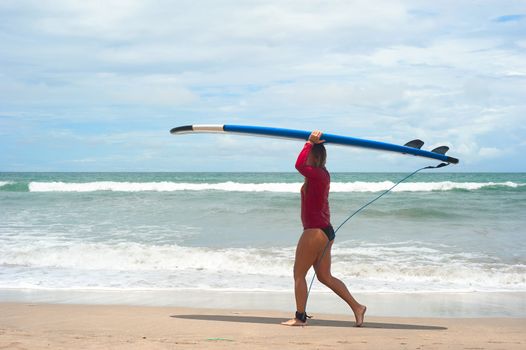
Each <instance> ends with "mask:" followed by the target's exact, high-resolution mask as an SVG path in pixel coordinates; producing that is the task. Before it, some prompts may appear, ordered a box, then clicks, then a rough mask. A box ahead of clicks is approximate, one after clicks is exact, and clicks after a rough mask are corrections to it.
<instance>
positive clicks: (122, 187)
mask: <svg viewBox="0 0 526 350" xmlns="http://www.w3.org/2000/svg"><path fill="white" fill-rule="evenodd" d="M394 184H395V183H394V182H391V181H381V182H363V181H356V182H333V183H331V192H379V191H385V190H387V189H389V188H391V187H392V186H393V185H394ZM301 185H302V183H298V182H294V183H279V182H276V183H239V182H230V181H228V182H220V183H187V182H168V181H165V182H114V181H97V182H86V183H68V182H31V183H29V191H30V192H95V191H115V192H143V191H156V192H175V191H226V192H278V193H279V192H281V193H297V192H298V191H299V190H300V188H301ZM522 186H526V184H518V183H514V182H510V181H508V182H451V181H442V182H408V183H402V184H400V185H399V186H397V187H396V188H395V189H394V190H393V191H395V192H430V191H451V190H467V191H474V190H480V189H483V188H489V187H503V188H517V187H522Z"/></svg>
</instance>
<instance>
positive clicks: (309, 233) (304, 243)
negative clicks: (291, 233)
mask: <svg viewBox="0 0 526 350" xmlns="http://www.w3.org/2000/svg"><path fill="white" fill-rule="evenodd" d="M326 244H327V236H325V234H324V233H323V231H322V230H320V229H307V230H305V231H303V234H302V235H301V237H300V239H299V241H298V245H297V247H296V258H295V261H294V295H295V297H296V311H298V312H305V305H306V304H307V281H306V280H305V277H306V276H307V272H308V271H309V269H310V268H311V266H312V265H313V264H314V263H315V262H316V261H317V260H318V259H319V257H320V255H321V251H322V250H323V248H324V247H325V245H326ZM282 324H284V325H287V326H303V325H305V322H302V321H300V320H297V319H295V318H294V319H292V320H289V321H287V322H283V323H282Z"/></svg>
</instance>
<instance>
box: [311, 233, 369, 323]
mask: <svg viewBox="0 0 526 350" xmlns="http://www.w3.org/2000/svg"><path fill="white" fill-rule="evenodd" d="M333 243H334V241H331V242H330V243H329V245H328V247H327V249H326V251H325V254H323V256H322V257H320V258H321V260H320V261H319V262H318V263H317V264H316V265H314V269H315V271H316V276H318V280H319V281H320V282H321V283H323V284H324V285H326V286H327V287H329V288H330V289H332V291H333V292H334V293H336V294H337V295H338V296H339V297H340V298H342V299H343V300H344V301H345V302H346V303H347V304H348V305H349V306H350V307H351V309H352V311H353V312H354V317H355V318H356V327H360V326H361V325H362V324H363V319H364V315H365V311H366V310H367V307H366V306H365V305H361V304H360V303H359V302H358V301H356V299H354V297H353V296H352V294H351V293H350V292H349V290H348V289H347V287H346V286H345V284H344V283H343V282H342V281H340V280H339V279H337V278H336V277H334V276H333V275H332V274H331V248H332V244H333Z"/></svg>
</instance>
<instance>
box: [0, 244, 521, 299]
mask: <svg viewBox="0 0 526 350" xmlns="http://www.w3.org/2000/svg"><path fill="white" fill-rule="evenodd" d="M293 259H294V248H293V247H287V248H264V249H263V248H224V249H211V248H200V247H181V246H177V245H166V246H154V245H146V244H139V243H130V242H128V243H116V244H108V243H75V244H70V245H49V246H42V244H30V245H24V246H18V247H17V246H12V247H9V248H7V249H0V266H3V267H4V270H5V271H4V272H5V273H6V274H7V273H8V272H7V271H8V269H9V268H13V269H15V270H16V271H17V272H16V273H15V274H14V277H13V278H15V277H16V279H17V281H18V282H17V283H19V284H20V285H23V284H24V283H30V284H35V283H37V284H38V283H39V282H38V281H41V280H42V279H46V278H48V277H46V276H43V275H42V274H41V273H39V276H41V277H38V276H33V275H32V276H31V278H30V280H26V279H25V278H24V277H23V275H21V274H20V273H19V271H20V268H26V269H30V270H35V269H38V270H40V271H48V272H50V276H51V275H54V274H55V277H54V278H55V279H57V280H53V281H47V282H46V283H47V284H50V285H56V284H60V285H62V286H64V287H68V286H71V285H73V284H74V285H75V286H83V284H84V283H85V282H83V280H82V278H81V277H79V276H83V275H84V274H89V275H92V276H98V277H97V278H95V279H94V280H92V281H91V283H95V284H96V285H97V286H98V287H112V286H119V287H122V288H127V287H130V286H137V285H139V286H144V285H147V286H149V287H153V288H165V287H170V288H180V287H188V286H192V285H194V284H195V283H196V281H197V280H199V286H198V287H199V288H203V289H213V288H239V289H240V290H243V289H252V288H260V287H261V286H262V285H265V286H266V288H269V289H273V288H274V289H282V288H288V287H290V284H291V281H290V275H291V273H292V266H293ZM57 269H58V270H57ZM64 269H65V270H67V271H69V272H66V273H64V274H62V275H56V272H55V271H63V270H64ZM332 271H333V273H334V274H335V275H336V276H339V277H340V278H342V279H343V280H346V281H352V283H353V286H354V288H355V289H357V290H376V291H378V290H382V291H419V290H420V291H421V290H434V291H467V290H472V291H496V290H500V291H502V290H507V291H525V290H526V265H523V264H503V263H501V262H499V261H498V260H496V259H492V258H491V257H488V256H483V255H477V254H473V253H450V252H447V251H444V250H443V249H442V250H441V249H438V247H437V249H435V248H433V247H429V246H428V247H425V246H418V243H409V244H408V245H400V246H381V245H369V246H367V245H364V246H361V247H355V248H350V247H337V248H335V249H334V250H333V265H332ZM108 276H111V278H109V277H108ZM133 276H140V278H139V279H137V278H135V277H133ZM167 276H169V277H167ZM175 276H176V277H175ZM199 276H201V277H202V276H206V278H204V277H203V278H201V277H199ZM0 277H1V276H0ZM119 279H121V280H119ZM167 279H169V280H170V281H169V282H167ZM0 280H1V278H0ZM101 281H103V282H104V283H103V282H101ZM137 283H138V284H137Z"/></svg>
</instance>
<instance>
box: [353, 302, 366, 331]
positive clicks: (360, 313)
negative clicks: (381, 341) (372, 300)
mask: <svg viewBox="0 0 526 350" xmlns="http://www.w3.org/2000/svg"><path fill="white" fill-rule="evenodd" d="M365 311H367V306H365V305H361V306H360V308H359V309H358V310H357V311H355V312H354V317H355V318H356V324H355V325H354V326H355V327H361V326H362V325H363V320H364V318H365Z"/></svg>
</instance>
